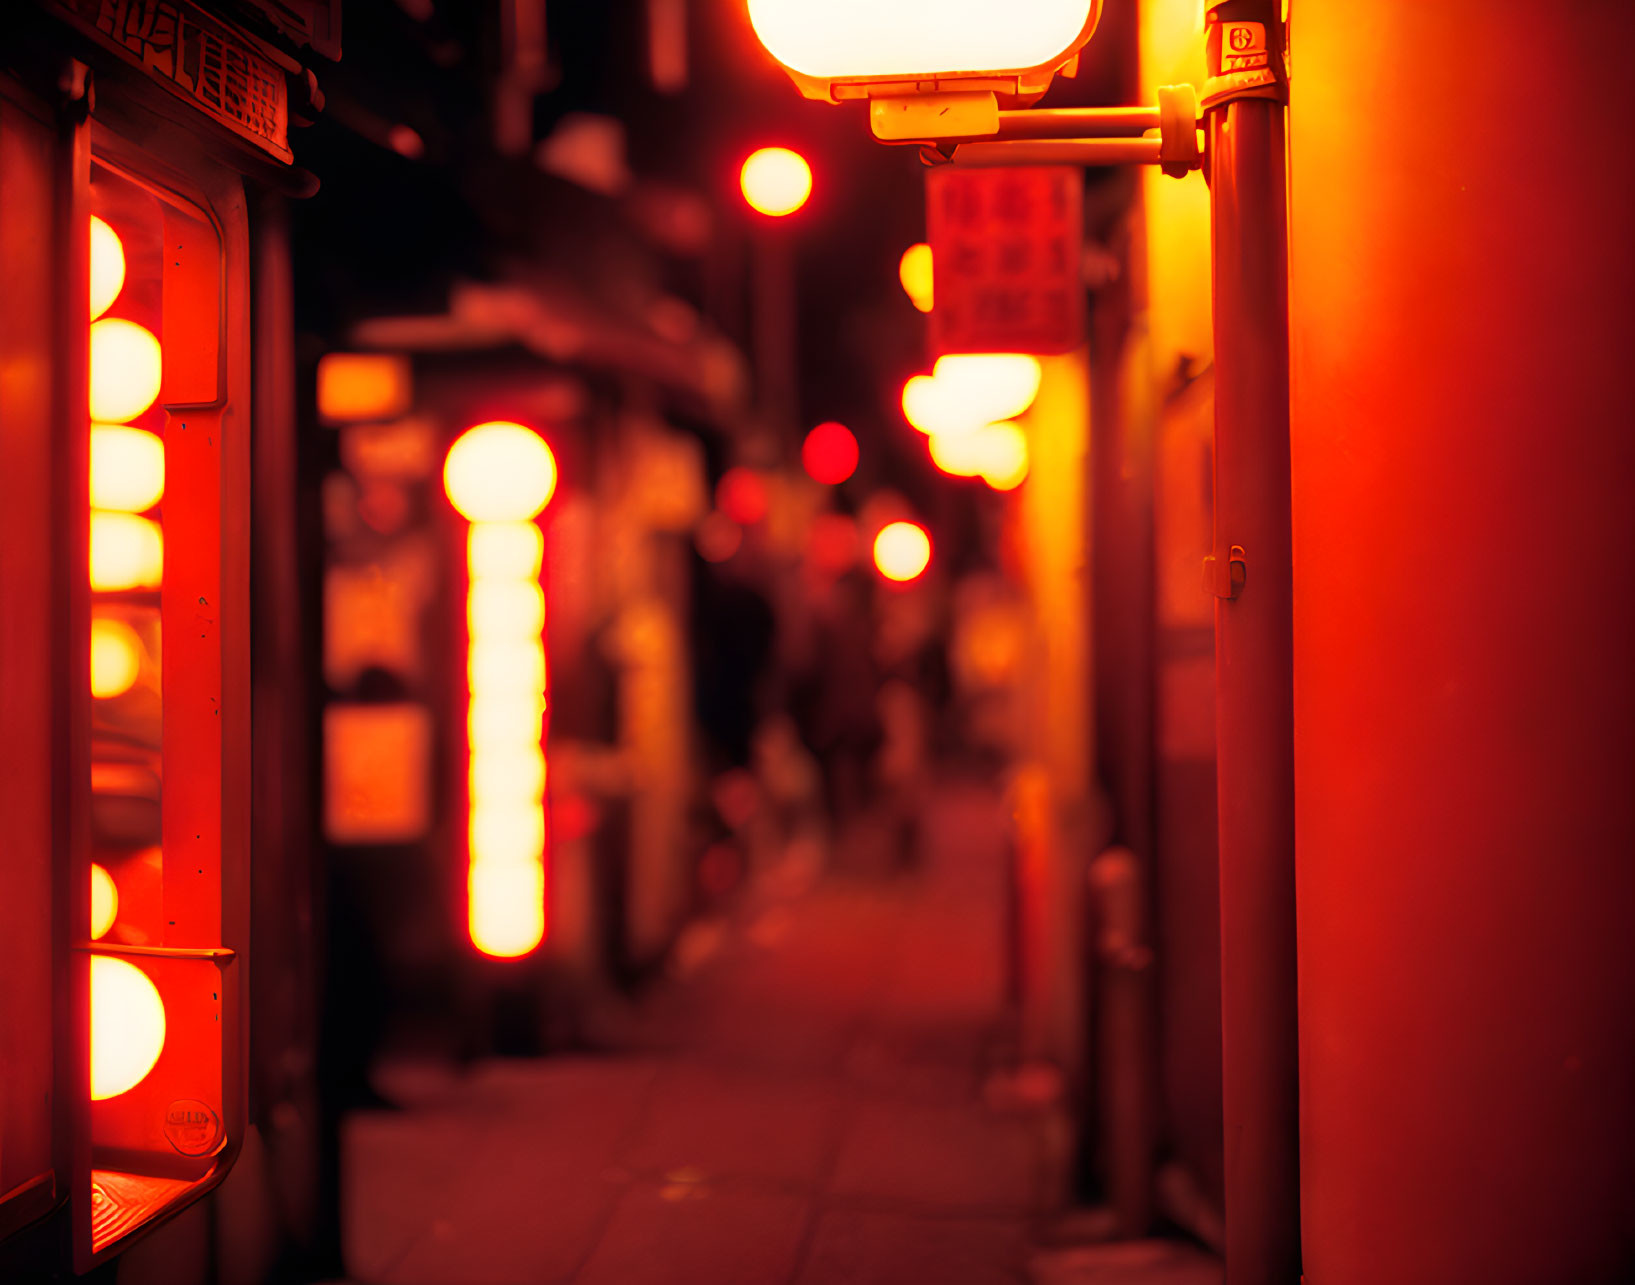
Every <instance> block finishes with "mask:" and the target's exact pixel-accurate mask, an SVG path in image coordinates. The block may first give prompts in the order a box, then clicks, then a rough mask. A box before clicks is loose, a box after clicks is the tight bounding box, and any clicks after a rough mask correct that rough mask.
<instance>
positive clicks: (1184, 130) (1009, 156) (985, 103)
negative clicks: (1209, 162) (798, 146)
mask: <svg viewBox="0 0 1635 1285" xmlns="http://www.w3.org/2000/svg"><path fill="white" fill-rule="evenodd" d="M869 128H870V129H871V130H872V132H873V134H874V136H875V137H876V138H877V139H880V140H881V141H882V142H887V143H918V144H920V145H921V156H922V157H923V158H924V159H925V161H926V163H927V164H932V165H941V164H948V163H952V164H955V165H980V166H992V165H1159V166H1162V167H1163V170H1164V172H1165V173H1166V174H1170V175H1173V176H1175V177H1176V178H1182V177H1185V176H1186V175H1187V174H1188V173H1190V172H1191V171H1192V170H1195V169H1197V168H1198V167H1199V166H1200V165H1201V164H1202V163H1203V151H1202V149H1201V148H1200V146H1199V144H1198V96H1197V92H1196V91H1195V90H1194V89H1193V88H1192V86H1191V85H1165V86H1163V87H1162V88H1160V89H1159V91H1158V104H1157V106H1155V107H1054V108H1052V107H1042V108H1028V109H1023V110H1019V111H1001V110H1000V109H999V104H998V100H997V99H996V98H995V97H994V95H993V94H991V93H947V94H924V95H913V96H907V97H882V98H874V99H871V100H870V102H869ZM1153 130H1156V131H1158V134H1157V137H1152V136H1151V135H1150V133H1149V131H1153Z"/></svg>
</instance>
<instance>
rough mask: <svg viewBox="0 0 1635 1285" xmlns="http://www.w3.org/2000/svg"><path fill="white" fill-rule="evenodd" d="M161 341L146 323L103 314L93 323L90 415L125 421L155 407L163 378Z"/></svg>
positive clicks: (113, 422)
mask: <svg viewBox="0 0 1635 1285" xmlns="http://www.w3.org/2000/svg"><path fill="white" fill-rule="evenodd" d="M163 364H164V363H163V359H162V357H161V355H160V351H159V341H158V340H157V339H156V338H154V335H153V332H152V331H151V330H149V329H148V328H147V327H146V326H139V325H137V324H136V322H134V321H126V320H124V319H123V318H119V317H104V318H103V319H102V320H101V321H98V322H94V323H92V326H91V418H92V419H94V420H99V421H101V422H103V423H107V424H123V423H125V422H126V421H127V420H132V419H135V418H136V417H137V416H138V415H140V414H141V413H142V412H143V411H145V410H147V408H148V407H149V406H152V405H153V403H154V401H155V400H156V399H157V398H158V396H159V385H160V383H161V382H162V379H163Z"/></svg>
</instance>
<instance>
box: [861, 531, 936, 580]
mask: <svg viewBox="0 0 1635 1285" xmlns="http://www.w3.org/2000/svg"><path fill="white" fill-rule="evenodd" d="M874 565H875V567H876V568H877V569H878V570H879V572H880V574H881V575H883V576H884V577H885V578H886V579H887V580H896V581H898V582H906V581H909V580H914V579H917V578H918V577H919V576H921V575H922V574H924V572H925V569H926V568H927V567H928V566H930V565H931V537H930V536H929V535H927V534H926V530H925V528H924V527H923V526H921V525H920V524H919V523H917V522H890V523H887V524H886V525H885V526H883V527H881V528H880V534H879V535H877V536H875V537H874Z"/></svg>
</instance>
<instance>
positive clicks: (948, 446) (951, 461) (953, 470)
mask: <svg viewBox="0 0 1635 1285" xmlns="http://www.w3.org/2000/svg"><path fill="white" fill-rule="evenodd" d="M986 435H987V428H986V427H983V428H979V429H977V430H975V431H974V432H970V433H933V434H931V441H930V447H931V462H932V463H933V464H935V465H936V466H937V467H938V468H939V469H941V470H942V471H943V472H944V473H946V474H948V476H949V477H976V476H978V475H979V474H980V473H981V472H982V464H983V461H984V460H985V459H986V458H987V453H986V450H985V449H984V448H985V443H984V441H983V438H984V437H985V436H986Z"/></svg>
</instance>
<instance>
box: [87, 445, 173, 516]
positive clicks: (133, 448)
mask: <svg viewBox="0 0 1635 1285" xmlns="http://www.w3.org/2000/svg"><path fill="white" fill-rule="evenodd" d="M164 493H165V444H164V443H163V442H162V441H160V440H159V438H157V437H155V436H154V435H153V434H152V433H149V432H147V431H145V430H143V429H140V428H130V427H127V426H125V425H122V424H92V425H91V503H92V505H93V506H94V507H96V508H99V509H123V510H124V511H126V512H128V513H141V512H142V511H143V510H144V509H151V508H152V507H153V506H154V505H155V504H157V503H159V501H160V499H161V498H163V496H164Z"/></svg>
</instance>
